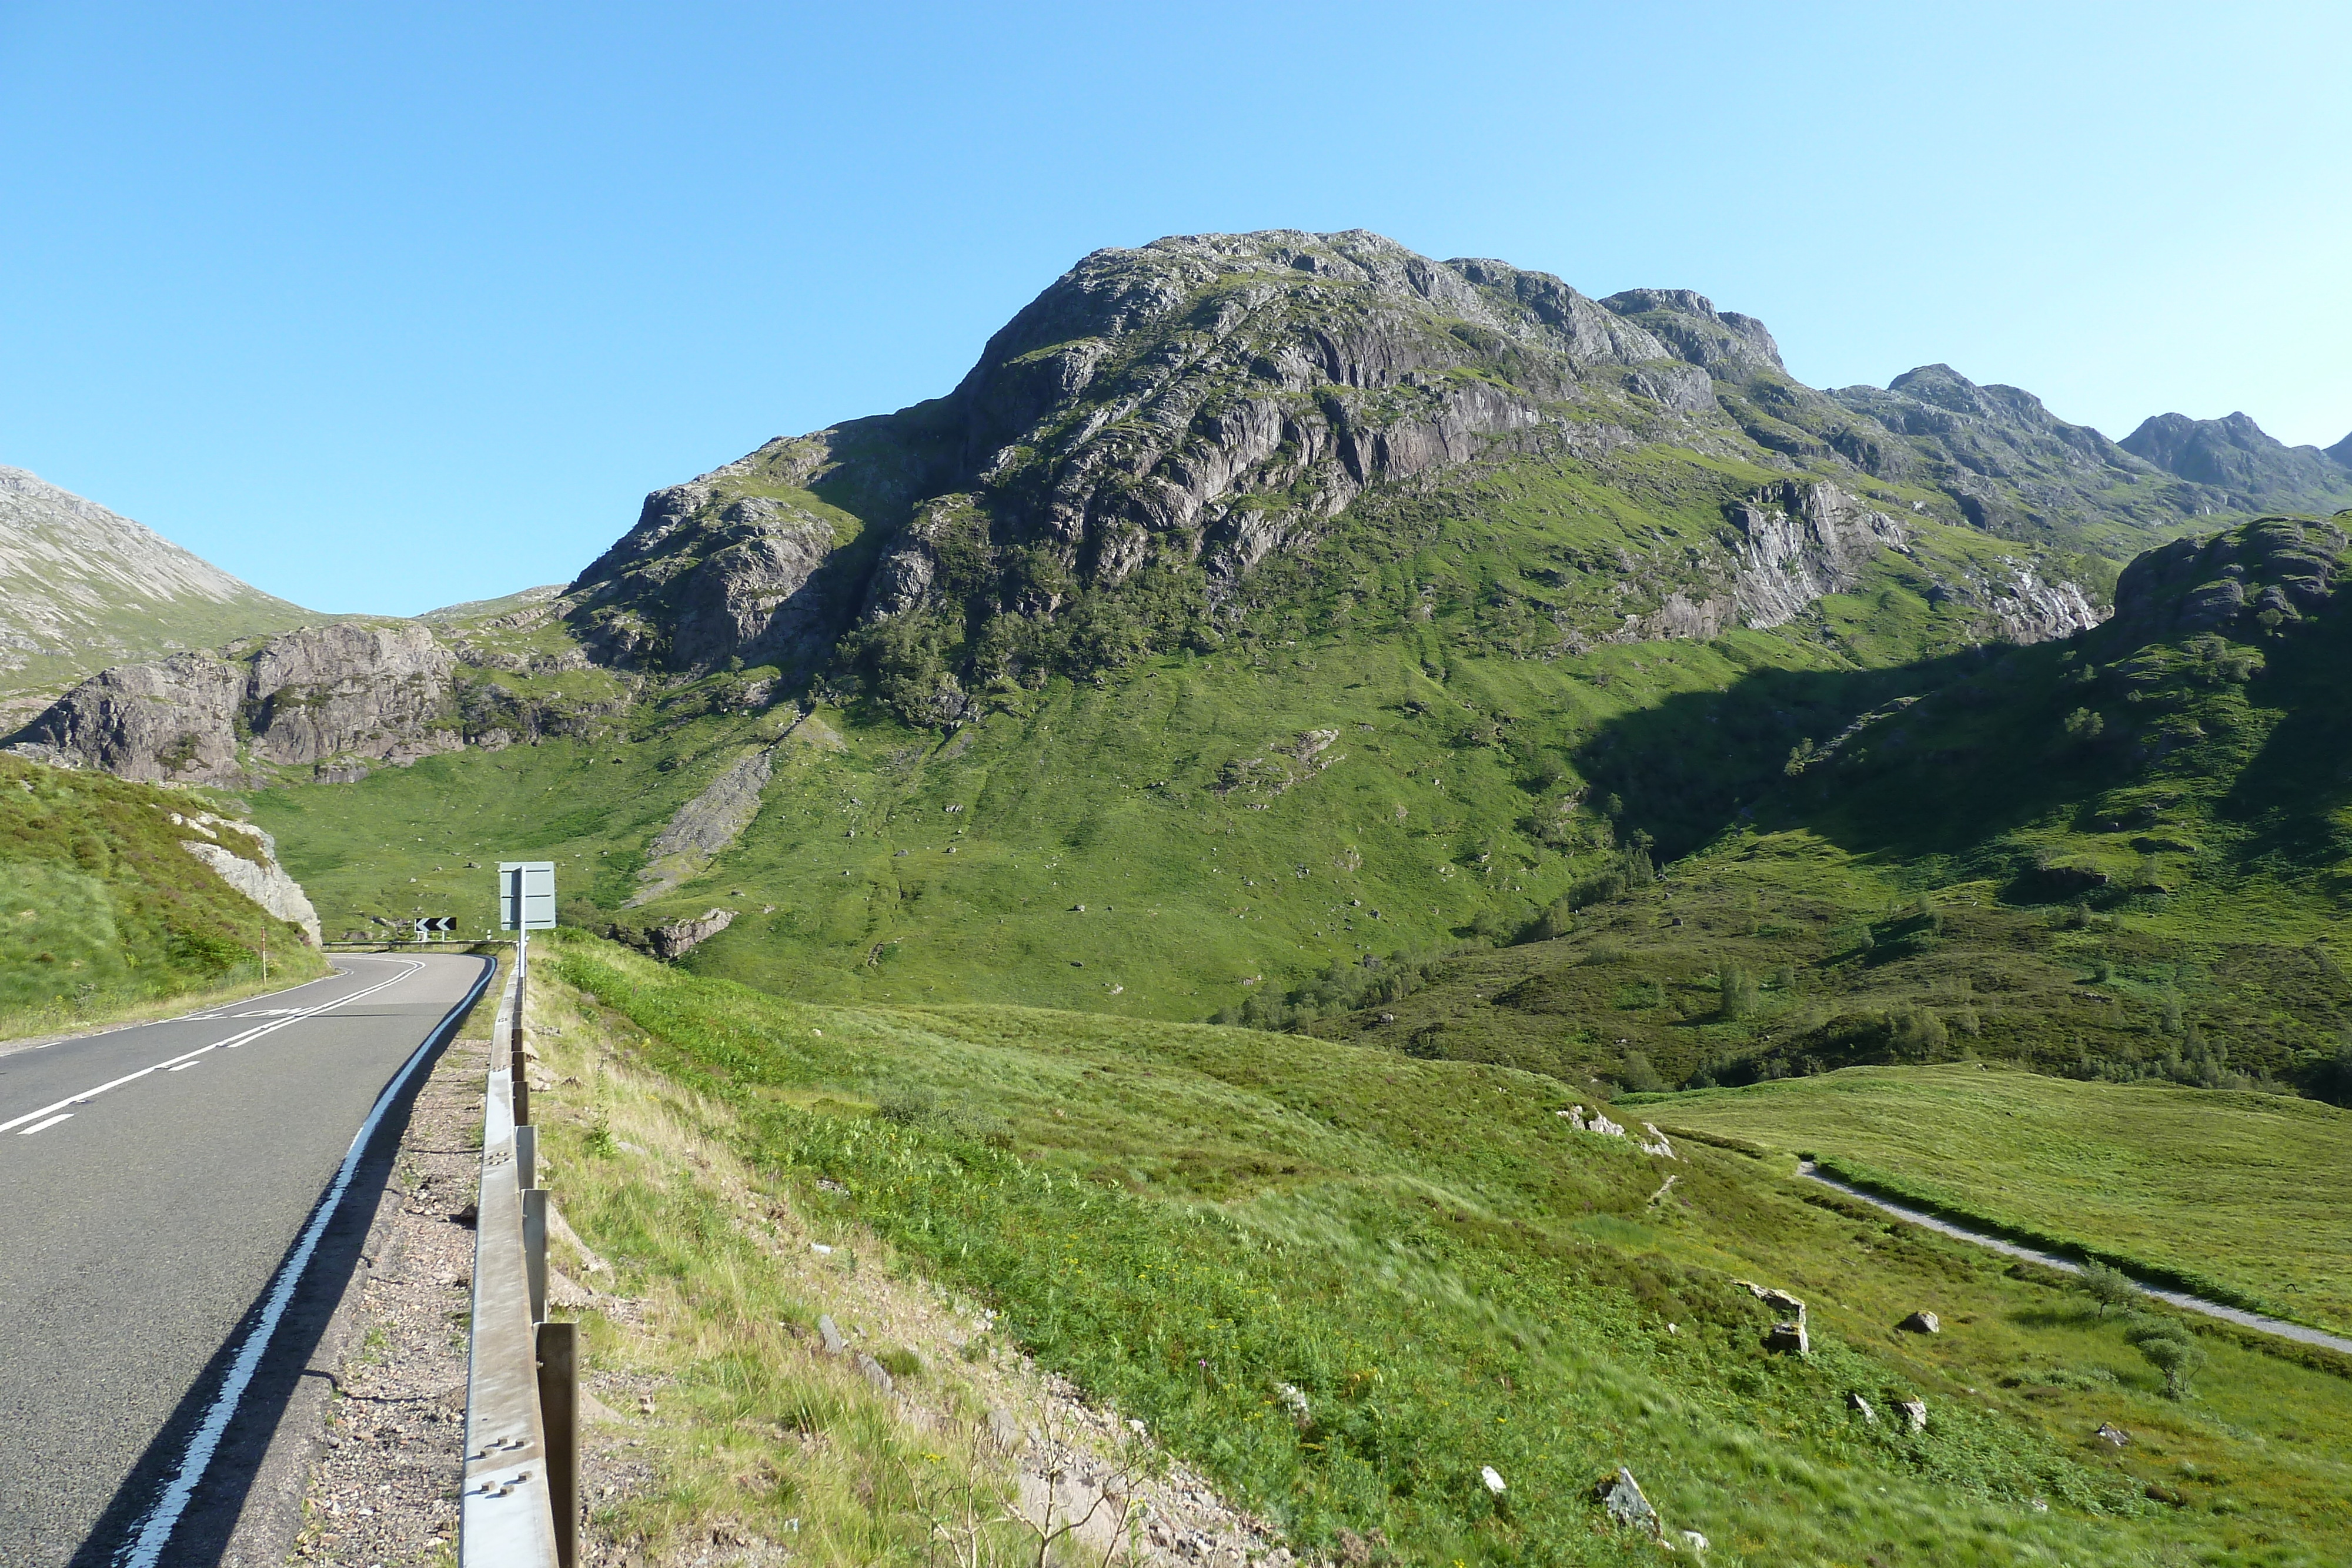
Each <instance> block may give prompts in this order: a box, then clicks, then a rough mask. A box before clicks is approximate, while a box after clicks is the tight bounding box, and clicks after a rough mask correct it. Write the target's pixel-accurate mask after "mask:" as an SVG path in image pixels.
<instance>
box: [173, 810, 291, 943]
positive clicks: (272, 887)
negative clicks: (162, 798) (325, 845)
mask: <svg viewBox="0 0 2352 1568" xmlns="http://www.w3.org/2000/svg"><path fill="white" fill-rule="evenodd" d="M172 824H173V826H174V827H180V828H185V829H187V830H189V831H193V832H195V833H198V834H200V835H202V836H201V837H198V838H194V839H182V840H181V841H180V847H181V848H182V849H184V850H185V851H187V852H189V853H190V854H192V855H194V856H195V857H196V859H198V860H200V861H202V862H205V864H206V865H208V866H210V867H212V868H213V871H214V873H215V874H217V875H218V876H219V877H220V879H221V880H222V881H223V882H225V883H228V884H229V885H230V886H231V887H233V888H235V889H236V890H237V892H239V893H241V894H245V896H246V897H247V898H249V899H251V900H253V902H254V903H256V904H259V905H260V906H261V907H262V908H263V909H265V910H267V911H268V913H269V914H271V915H276V916H277V917H278V919H280V920H283V921H285V922H286V923H287V924H288V925H298V926H299V927H301V929H302V933H303V935H304V936H307V937H309V938H310V946H313V947H315V946H318V945H319V942H320V934H319V912H318V911H317V910H315V909H313V908H311V907H310V896H309V894H305V893H304V892H303V891H302V884H301V883H299V882H296V881H295V880H294V879H293V878H292V877H290V876H289V875H287V874H286V869H285V867H283V866H281V865H279V864H278V841H277V840H276V839H274V838H272V837H270V836H269V834H268V833H267V832H264V831H262V830H261V829H259V828H257V827H256V826H255V825H254V824H253V823H251V822H240V821H231V820H230V819H228V818H226V817H216V816H214V815H213V814H212V813H211V812H209V811H203V812H198V813H197V814H196V815H194V816H193V817H183V816H181V815H180V814H179V813H178V812H176V811H175V812H173V814H172ZM224 833H226V834H229V835H231V836H232V838H234V837H236V836H242V837H244V838H245V839H247V841H250V842H251V843H252V844H254V845H256V846H257V848H258V854H257V855H256V854H254V853H250V852H248V853H240V852H238V851H237V849H236V847H235V846H234V844H233V843H224V842H222V835H223V834H224Z"/></svg>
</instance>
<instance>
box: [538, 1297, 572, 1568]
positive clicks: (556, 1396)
mask: <svg viewBox="0 0 2352 1568" xmlns="http://www.w3.org/2000/svg"><path fill="white" fill-rule="evenodd" d="M539 1414H540V1419H541V1421H542V1422H543V1423H544V1424H545V1426H546V1429H547V1491H548V1500H549V1501H550V1502H551V1504H553V1511H554V1514H555V1561H556V1563H558V1565H559V1568H576V1565H577V1563H579V1561H580V1325H579V1324H578V1323H541V1324H540V1325H539Z"/></svg>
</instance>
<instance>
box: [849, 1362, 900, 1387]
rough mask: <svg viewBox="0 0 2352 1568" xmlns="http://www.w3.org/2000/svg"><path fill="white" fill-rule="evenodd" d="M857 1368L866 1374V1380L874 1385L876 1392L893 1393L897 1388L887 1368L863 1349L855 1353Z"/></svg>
mask: <svg viewBox="0 0 2352 1568" xmlns="http://www.w3.org/2000/svg"><path fill="white" fill-rule="evenodd" d="M857 1370H858V1371H860V1372H862V1373H864V1374H865V1375H866V1382H868V1383H870V1384H872V1385H874V1391H875V1392H876V1393H877V1394H889V1393H893V1392H895V1391H896V1390H897V1388H898V1385H897V1383H895V1382H894V1381H893V1380H892V1378H891V1376H890V1372H889V1369H888V1368H887V1367H886V1366H884V1365H883V1364H881V1363H880V1362H878V1361H877V1360H875V1359H874V1358H873V1357H872V1356H870V1355H868V1354H866V1353H865V1352H864V1351H859V1352H858V1353H857Z"/></svg>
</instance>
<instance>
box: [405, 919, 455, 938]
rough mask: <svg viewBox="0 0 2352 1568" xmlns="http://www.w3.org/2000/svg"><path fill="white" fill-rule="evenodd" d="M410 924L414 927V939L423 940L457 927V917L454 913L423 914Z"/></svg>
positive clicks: (444, 933)
mask: <svg viewBox="0 0 2352 1568" xmlns="http://www.w3.org/2000/svg"><path fill="white" fill-rule="evenodd" d="M411 924H413V925H415V927H416V939H417V940H418V941H419V942H425V941H429V940H431V939H432V938H433V937H435V936H445V935H446V934H447V933H449V932H452V931H455V930H456V929H457V916H456V915H419V916H418V917H417V918H416V919H415V921H414V922H412V923H411Z"/></svg>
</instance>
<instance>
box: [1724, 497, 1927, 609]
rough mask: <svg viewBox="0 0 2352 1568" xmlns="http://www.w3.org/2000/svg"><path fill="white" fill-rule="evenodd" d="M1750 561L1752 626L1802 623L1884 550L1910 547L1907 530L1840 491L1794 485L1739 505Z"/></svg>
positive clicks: (1745, 600)
mask: <svg viewBox="0 0 2352 1568" xmlns="http://www.w3.org/2000/svg"><path fill="white" fill-rule="evenodd" d="M1731 520H1732V522H1733V524H1734V525H1735V526H1736V527H1738V529H1739V532H1740V536H1741V541H1742V542H1741V545H1740V555H1741V557H1742V558H1743V563H1744V564H1743V565H1742V567H1741V570H1740V572H1739V576H1738V594H1739V609H1740V613H1741V616H1742V618H1743V619H1745V620H1746V622H1747V623H1748V625H1750V626H1766V627H1769V626H1780V625H1784V624H1786V623H1787V622H1790V621H1793V620H1795V619H1796V618H1797V617H1798V616H1799V615H1801V614H1802V613H1803V612H1804V611H1805V610H1806V609H1807V608H1808V607H1809V606H1811V604H1813V603H1814V602H1816V601H1819V600H1820V599H1821V598H1822V596H1823V595H1824V594H1829V593H1834V592H1836V591H1838V590H1840V589H1842V588H1846V587H1849V586H1851V585H1852V584H1853V581H1854V580H1855V577H1856V575H1857V573H1858V572H1859V570H1860V569H1861V567H1862V566H1863V565H1864V563H1865V562H1866V561H1868V560H1869V559H1870V558H1871V557H1872V556H1873V555H1874V554H1876V553H1877V552H1878V551H1879V550H1880V549H1888V548H1892V549H1902V548H1903V547H1904V546H1905V545H1906V544H1907V543H1908V542H1910V535H1909V534H1908V533H1907V532H1906V530H1905V528H1904V527H1903V525H1902V524H1901V523H1899V522H1897V521H1895V518H1893V517H1889V516H1888V515H1887V514H1885V512H1880V511H1875V510H1873V509H1872V508H1870V507H1865V506H1864V505H1863V504H1862V503H1861V502H1860V501H1858V500H1856V499H1855V498H1854V497H1852V496H1849V495H1847V494H1846V493H1845V492H1844V491H1843V490H1841V489H1839V488H1838V487H1837V486H1834V485H1831V484H1825V483H1820V482H1816V483H1812V484H1803V483H1800V482H1798V481H1794V480H1790V481H1785V482H1783V483H1781V484H1779V485H1774V486H1769V487H1767V488H1765V489H1763V490H1759V491H1758V492H1757V493H1756V494H1755V495H1754V496H1752V497H1749V498H1748V500H1747V501H1746V502H1743V503H1741V504H1740V505H1738V506H1735V507H1732V508H1731Z"/></svg>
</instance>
